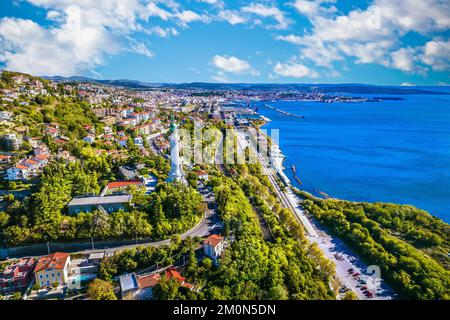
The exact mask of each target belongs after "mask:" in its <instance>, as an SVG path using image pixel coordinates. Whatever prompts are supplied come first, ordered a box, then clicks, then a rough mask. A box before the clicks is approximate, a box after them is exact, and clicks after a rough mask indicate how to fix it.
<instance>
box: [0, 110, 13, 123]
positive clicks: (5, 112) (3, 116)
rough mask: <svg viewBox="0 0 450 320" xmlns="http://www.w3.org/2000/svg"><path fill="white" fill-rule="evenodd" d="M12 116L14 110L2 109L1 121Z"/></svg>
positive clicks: (0, 113) (0, 112) (7, 119)
mask: <svg viewBox="0 0 450 320" xmlns="http://www.w3.org/2000/svg"><path fill="white" fill-rule="evenodd" d="M11 118H12V112H9V111H0V121H9V120H11Z"/></svg>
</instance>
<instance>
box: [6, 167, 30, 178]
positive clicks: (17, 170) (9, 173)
mask: <svg viewBox="0 0 450 320" xmlns="http://www.w3.org/2000/svg"><path fill="white" fill-rule="evenodd" d="M30 173H31V172H30V168H29V167H28V166H25V165H23V164H20V163H18V164H16V165H15V166H14V167H11V168H8V169H6V176H5V180H26V179H28V177H29V175H30Z"/></svg>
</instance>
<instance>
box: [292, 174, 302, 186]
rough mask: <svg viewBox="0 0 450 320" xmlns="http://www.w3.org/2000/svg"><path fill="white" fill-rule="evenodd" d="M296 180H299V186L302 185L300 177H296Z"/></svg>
mask: <svg viewBox="0 0 450 320" xmlns="http://www.w3.org/2000/svg"><path fill="white" fill-rule="evenodd" d="M294 178H295V180H297V182H298V184H302V181H301V180H300V178H299V177H297V176H295V177H294Z"/></svg>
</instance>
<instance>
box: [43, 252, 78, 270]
mask: <svg viewBox="0 0 450 320" xmlns="http://www.w3.org/2000/svg"><path fill="white" fill-rule="evenodd" d="M69 256H70V254H68V253H63V252H55V253H52V254H51V255H49V256H45V257H42V258H40V259H39V261H38V263H37V265H36V268H35V269H34V272H38V271H41V270H45V269H47V268H52V269H64V266H65V265H66V261H67V258H69Z"/></svg>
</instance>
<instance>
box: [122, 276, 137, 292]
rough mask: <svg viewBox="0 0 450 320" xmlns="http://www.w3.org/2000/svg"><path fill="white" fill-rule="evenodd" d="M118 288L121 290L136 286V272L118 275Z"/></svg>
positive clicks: (131, 288)
mask: <svg viewBox="0 0 450 320" xmlns="http://www.w3.org/2000/svg"><path fill="white" fill-rule="evenodd" d="M119 282H120V289H121V290H122V292H125V291H128V290H133V289H137V288H138V282H137V279H136V274H134V273H129V274H126V275H123V276H120V277H119Z"/></svg>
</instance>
